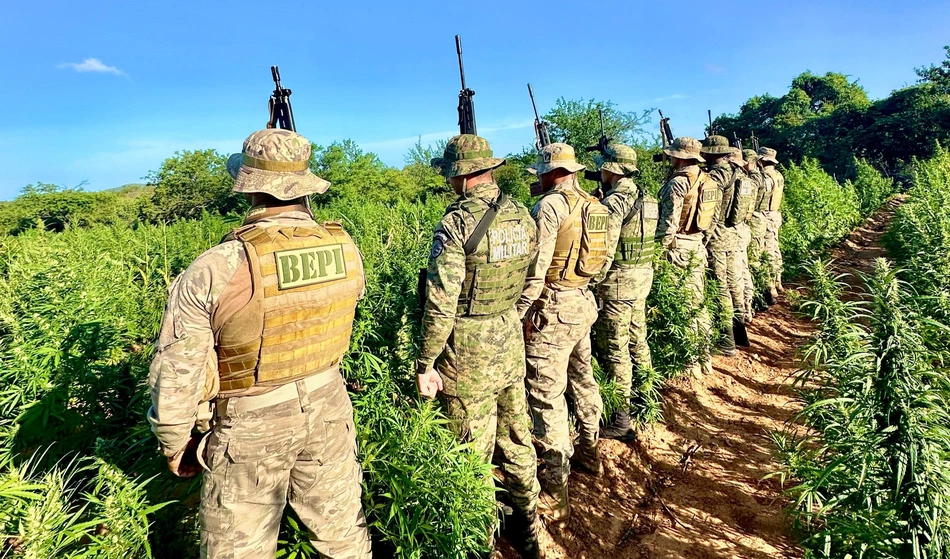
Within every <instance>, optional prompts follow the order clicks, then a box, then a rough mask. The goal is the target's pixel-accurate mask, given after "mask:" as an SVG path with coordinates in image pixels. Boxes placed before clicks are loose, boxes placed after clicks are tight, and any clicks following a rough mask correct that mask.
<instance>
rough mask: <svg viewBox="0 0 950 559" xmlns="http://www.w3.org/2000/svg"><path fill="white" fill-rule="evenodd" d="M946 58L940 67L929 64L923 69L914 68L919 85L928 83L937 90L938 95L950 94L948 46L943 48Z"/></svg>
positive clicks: (949, 53)
mask: <svg viewBox="0 0 950 559" xmlns="http://www.w3.org/2000/svg"><path fill="white" fill-rule="evenodd" d="M943 50H944V52H946V55H947V57H946V58H945V59H944V60H943V62H941V63H940V65H939V66H938V65H936V64H931V65H930V66H926V67H924V68H916V69H915V70H914V71H915V72H916V73H917V76H918V77H919V78H920V80H918V81H919V82H920V83H929V84H931V85H933V86H934V87H936V88H937V90H938V91H939V92H940V93H950V45H948V46H945V47H943Z"/></svg>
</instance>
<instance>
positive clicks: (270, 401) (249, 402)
mask: <svg viewBox="0 0 950 559" xmlns="http://www.w3.org/2000/svg"><path fill="white" fill-rule="evenodd" d="M338 378H340V369H339V368H338V367H337V366H336V365H334V366H332V367H330V368H329V369H327V370H325V371H323V372H322V373H317V374H315V375H310V376H309V377H307V378H303V379H300V380H298V381H296V382H291V383H288V384H285V385H283V386H280V387H279V388H277V389H275V390H271V391H270V392H267V393H265V394H260V395H257V396H237V397H234V398H227V399H224V400H218V401H217V402H215V404H216V408H217V416H218V417H219V418H220V417H227V416H230V415H234V414H240V413H245V412H249V411H254V410H259V409H261V408H267V407H270V406H275V405H277V404H283V403H284V402H290V401H291V400H297V399H299V398H300V394H301V390H300V389H302V390H303V393H304V394H309V393H311V392H313V391H314V390H317V389H320V388H323V387H324V386H326V385H328V384H330V383H331V382H333V381H334V380H336V379H338ZM298 387H300V389H298Z"/></svg>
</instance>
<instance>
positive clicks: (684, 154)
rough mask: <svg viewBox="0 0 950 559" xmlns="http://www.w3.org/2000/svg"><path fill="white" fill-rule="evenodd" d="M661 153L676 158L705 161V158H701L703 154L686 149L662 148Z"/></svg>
mask: <svg viewBox="0 0 950 559" xmlns="http://www.w3.org/2000/svg"><path fill="white" fill-rule="evenodd" d="M663 153H665V154H666V155H669V156H670V157H675V158H677V159H685V160H690V159H692V160H693V161H698V162H700V163H705V162H706V160H705V159H703V156H702V155H700V154H698V153H690V152H688V151H680V150H672V149H670V148H664V149H663Z"/></svg>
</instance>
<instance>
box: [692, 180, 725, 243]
mask: <svg viewBox="0 0 950 559" xmlns="http://www.w3.org/2000/svg"><path fill="white" fill-rule="evenodd" d="M697 183H698V184H697V185H696V220H695V222H694V226H695V228H696V230H698V231H709V228H710V227H712V224H713V220H714V219H715V217H716V209H717V208H718V207H719V202H721V201H722V191H721V190H719V187H718V186H717V185H716V183H715V182H713V181H712V180H711V179H710V178H709V175H707V174H706V173H701V174H700V175H699V178H698V179H697Z"/></svg>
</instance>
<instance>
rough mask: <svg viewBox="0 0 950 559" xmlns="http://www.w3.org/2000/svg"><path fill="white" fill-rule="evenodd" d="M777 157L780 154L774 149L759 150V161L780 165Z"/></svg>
mask: <svg viewBox="0 0 950 559" xmlns="http://www.w3.org/2000/svg"><path fill="white" fill-rule="evenodd" d="M777 155H778V152H777V151H775V150H774V149H772V148H759V161H764V162H766V163H774V164H775V165H778V159H775V157H776V156H777Z"/></svg>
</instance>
